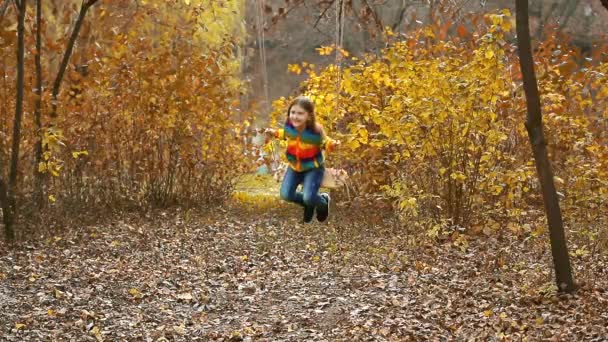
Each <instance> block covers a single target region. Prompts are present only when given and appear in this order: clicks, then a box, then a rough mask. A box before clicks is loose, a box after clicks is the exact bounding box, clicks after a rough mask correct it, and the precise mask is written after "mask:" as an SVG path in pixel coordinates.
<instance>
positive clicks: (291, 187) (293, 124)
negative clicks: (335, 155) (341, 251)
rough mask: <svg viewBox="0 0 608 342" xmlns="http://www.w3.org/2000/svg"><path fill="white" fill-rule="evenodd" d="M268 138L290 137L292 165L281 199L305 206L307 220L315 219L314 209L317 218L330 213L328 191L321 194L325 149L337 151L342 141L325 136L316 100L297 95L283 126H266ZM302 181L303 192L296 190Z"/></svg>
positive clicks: (283, 186) (287, 153) (288, 110)
mask: <svg viewBox="0 0 608 342" xmlns="http://www.w3.org/2000/svg"><path fill="white" fill-rule="evenodd" d="M265 133H266V135H267V137H269V138H271V137H273V138H279V139H286V140H287V151H286V155H287V161H288V162H289V167H288V168H287V172H286V173H285V178H284V179H283V184H282V185H281V198H283V199H284V200H286V201H289V202H294V203H297V204H299V205H301V206H303V207H304V222H306V223H308V222H310V221H312V217H313V215H314V212H315V209H316V211H317V220H318V221H319V222H323V221H325V220H326V219H327V217H328V216H329V201H330V198H329V194H327V193H321V194H319V187H320V186H321V181H322V180H323V174H324V172H325V167H324V165H323V152H322V151H321V150H322V149H325V150H327V151H332V150H334V149H335V148H336V147H337V146H338V145H339V144H340V142H339V141H337V140H333V139H330V138H329V137H328V136H326V135H325V132H324V131H323V127H322V126H321V125H320V124H318V123H317V122H316V121H315V110H314V104H313V102H312V101H311V100H310V99H309V98H308V97H305V96H300V97H297V98H296V99H295V100H294V101H293V102H292V103H291V104H290V105H289V108H288V109H287V121H286V122H285V127H284V128H283V129H278V130H275V129H270V128H269V129H266V131H265ZM300 184H303V191H302V192H296V188H297V187H298V185H300Z"/></svg>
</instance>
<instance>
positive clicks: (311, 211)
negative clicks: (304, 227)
mask: <svg viewBox="0 0 608 342" xmlns="http://www.w3.org/2000/svg"><path fill="white" fill-rule="evenodd" d="M314 216H315V207H314V206H312V207H306V206H305V207H304V223H310V222H311V221H312V218H313V217H314Z"/></svg>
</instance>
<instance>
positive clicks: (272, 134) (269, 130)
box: [264, 128, 277, 143]
mask: <svg viewBox="0 0 608 342" xmlns="http://www.w3.org/2000/svg"><path fill="white" fill-rule="evenodd" d="M264 136H265V138H266V139H265V141H264V142H265V143H268V142H269V141H270V140H271V139H272V138H274V137H276V136H277V130H276V129H272V128H266V129H265V130H264Z"/></svg>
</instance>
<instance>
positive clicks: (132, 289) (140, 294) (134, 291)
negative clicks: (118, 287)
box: [129, 287, 143, 298]
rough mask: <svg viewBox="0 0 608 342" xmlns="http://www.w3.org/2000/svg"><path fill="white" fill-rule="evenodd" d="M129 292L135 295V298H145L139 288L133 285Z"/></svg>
mask: <svg viewBox="0 0 608 342" xmlns="http://www.w3.org/2000/svg"><path fill="white" fill-rule="evenodd" d="M129 294H130V295H131V296H132V297H133V298H143V294H142V293H141V292H140V291H139V289H138V288H136V287H132V288H130V289H129Z"/></svg>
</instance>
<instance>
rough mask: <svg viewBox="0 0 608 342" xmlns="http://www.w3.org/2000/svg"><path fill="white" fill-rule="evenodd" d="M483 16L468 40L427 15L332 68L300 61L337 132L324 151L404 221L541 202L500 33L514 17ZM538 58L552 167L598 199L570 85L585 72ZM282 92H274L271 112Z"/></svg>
mask: <svg viewBox="0 0 608 342" xmlns="http://www.w3.org/2000/svg"><path fill="white" fill-rule="evenodd" d="M485 19H486V20H485V24H483V23H482V24H480V25H479V26H478V32H477V33H476V34H473V35H471V37H472V39H471V40H468V39H465V37H464V36H465V35H466V34H467V33H466V31H465V30H462V29H459V30H458V31H459V35H460V36H458V37H452V38H449V39H448V38H446V39H439V38H437V37H439V36H442V35H441V34H440V31H441V30H442V29H443V28H442V27H441V26H440V25H431V26H429V27H426V28H423V29H421V30H419V31H417V32H414V33H413V34H412V35H410V36H408V37H406V38H405V39H402V40H400V41H396V42H394V43H392V44H390V45H389V46H388V47H387V48H385V49H383V50H382V51H381V53H379V54H378V55H366V56H363V57H361V58H355V57H353V58H351V59H349V61H348V62H349V64H348V65H347V66H346V67H344V68H343V69H342V70H340V68H338V67H336V66H335V65H330V66H328V67H327V68H325V69H323V70H321V71H320V72H319V71H315V70H309V71H308V74H309V79H308V80H307V81H305V83H304V86H305V88H306V93H307V94H308V95H309V96H311V97H312V98H313V99H314V101H315V104H316V106H317V108H316V110H317V115H318V120H319V121H320V122H322V123H323V124H324V125H326V126H327V128H328V129H327V130H328V131H330V132H332V134H333V135H335V136H336V137H337V138H339V139H341V140H343V142H344V144H343V146H344V148H343V151H342V152H340V153H338V154H336V155H335V156H333V157H332V158H331V159H330V161H331V162H334V163H336V164H340V166H341V167H346V168H347V169H349V170H351V171H352V172H351V173H352V174H353V177H352V179H353V184H355V185H356V186H357V188H358V190H359V194H360V195H364V194H371V195H373V196H374V197H375V198H377V197H378V196H379V195H382V196H383V197H384V198H385V199H386V200H390V201H394V206H395V209H396V211H397V213H398V214H399V215H400V217H401V219H403V220H404V221H405V222H408V223H409V224H410V225H422V226H424V227H425V228H427V229H429V228H431V227H436V226H437V224H439V223H440V224H443V223H445V222H447V223H449V224H450V225H460V226H465V227H466V226H468V227H471V226H484V225H487V223H488V222H502V223H503V224H501V225H504V226H507V223H509V222H511V223H515V224H517V223H522V222H525V221H528V220H530V219H533V216H539V215H540V214H541V213H542V212H541V210H542V205H541V204H540V203H542V202H540V197H539V196H538V192H539V191H538V189H537V178H536V170H535V167H534V163H533V161H532V160H531V158H532V156H531V153H530V147H529V142H528V137H527V134H526V129H525V127H524V121H525V115H524V113H525V98H524V96H523V91H522V89H521V75H520V74H519V64H518V59H517V57H516V54H515V52H514V48H512V45H511V44H509V43H508V42H507V41H506V39H507V37H506V35H507V34H509V32H510V31H511V29H512V26H513V18H512V17H511V14H510V13H509V11H508V10H503V11H500V12H498V13H495V14H488V15H486V16H485ZM484 25H485V26H484ZM553 43H555V42H553ZM545 44H549V42H546V43H545ZM563 44H566V43H565V42H564V43H563ZM321 52H322V53H323V54H326V50H322V51H321ZM537 57H538V56H537ZM564 58H566V59H572V58H574V57H572V56H570V55H568V56H566V57H564ZM541 60H543V59H542V58H541ZM543 61H544V60H543ZM545 62H546V63H547V66H546V67H545V68H544V70H541V71H540V72H539V80H540V87H541V93H542V94H543V105H544V108H543V112H544V113H545V117H546V118H547V119H546V120H547V125H548V134H547V136H548V137H549V139H550V141H551V145H550V147H551V153H552V156H553V159H554V160H556V174H557V175H558V176H561V177H562V178H563V179H564V180H565V182H564V185H570V184H574V183H571V182H578V183H579V186H577V187H570V188H569V190H568V192H569V193H568V194H567V195H566V198H567V199H568V201H571V200H572V199H573V198H579V196H584V198H587V197H592V198H593V201H594V203H596V204H595V205H600V204H599V203H598V202H601V206H602V207H603V208H605V207H606V203H607V201H606V198H605V193H603V192H602V191H600V192H599V193H598V192H597V191H594V192H589V191H587V190H589V189H592V188H595V189H596V190H597V189H598V188H599V184H601V182H606V180H607V179H608V178H607V175H606V171H605V170H606V167H605V165H606V164H605V163H606V156H607V155H606V146H605V145H604V146H603V147H602V146H600V144H599V140H598V136H597V135H594V134H592V133H591V130H592V129H593V128H592V125H591V124H590V122H589V119H588V117H589V115H591V114H590V113H589V111H588V110H585V108H588V106H589V105H588V104H587V102H586V101H590V100H589V98H588V96H587V97H585V96H584V95H580V93H581V92H583V93H584V89H585V88H586V87H587V85H585V84H581V82H580V81H577V79H576V77H583V76H580V75H579V76H576V75H575V74H574V73H571V74H568V75H561V76H560V75H559V73H558V72H557V70H559V67H560V64H561V63H562V62H563V61H561V60H559V61H558V60H555V59H554V60H549V59H547V60H546V61H545ZM541 64H542V63H541ZM603 67H605V66H604V64H601V65H599V66H596V67H593V68H594V69H595V68H603ZM591 74H592V73H590V71H587V73H586V75H591ZM575 76H576V77H575ZM583 78H584V77H583ZM593 82H595V83H593ZM587 83H588V84H596V86H595V87H596V89H598V91H597V95H596V101H597V100H600V99H601V101H605V100H603V99H604V98H605V96H604V95H603V94H604V92H606V91H605V90H602V89H603V88H602V86H601V85H599V82H598V81H597V80H588V81H587ZM337 85H338V87H337ZM336 88H337V89H338V91H336ZM573 93H577V94H579V95H578V97H572V96H570V95H572V94H573ZM602 96H603V97H602ZM287 102H288V101H287V99H282V100H281V101H277V102H276V103H275V107H276V111H275V113H274V115H275V117H276V116H278V115H283V114H282V113H284V108H285V105H286V103H287ZM601 105H602V108H604V109H601V110H602V111H603V110H605V108H606V104H605V102H601ZM596 110H599V109H596ZM596 120H597V118H596ZM574 146H575V147H574ZM571 147H574V148H571ZM564 149H565V150H566V151H567V152H566V153H567V157H566V155H561V152H560V151H562V150H564ZM581 152H584V153H581ZM558 157H559V158H558ZM602 158H603V159H602ZM600 159H602V160H603V161H602V162H600V161H599V160H600ZM566 166H567V167H566ZM602 170H603V171H602ZM566 174H570V175H577V176H575V177H576V178H575V179H572V180H571V177H566V176H565V175H566ZM592 184H596V185H592ZM604 188H606V187H604ZM531 205H533V207H534V210H530V208H531ZM570 209H573V210H574V211H575V212H576V213H577V215H579V216H580V214H582V213H583V210H582V208H578V207H576V206H575V207H574V208H569V209H568V210H570ZM602 212H608V210H603V211H602ZM568 213H571V212H570V211H568ZM573 215H574V213H573ZM501 225H499V226H501ZM511 226H513V225H511Z"/></svg>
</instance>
